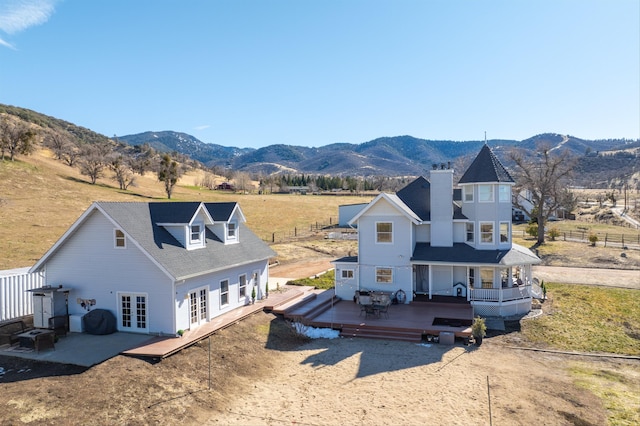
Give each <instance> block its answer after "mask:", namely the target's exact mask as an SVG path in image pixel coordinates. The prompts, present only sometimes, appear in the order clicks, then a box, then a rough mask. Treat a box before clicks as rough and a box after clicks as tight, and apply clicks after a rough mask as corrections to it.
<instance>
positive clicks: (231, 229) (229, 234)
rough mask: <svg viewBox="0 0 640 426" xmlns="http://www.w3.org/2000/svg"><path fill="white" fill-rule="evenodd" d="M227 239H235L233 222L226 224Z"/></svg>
mask: <svg viewBox="0 0 640 426" xmlns="http://www.w3.org/2000/svg"><path fill="white" fill-rule="evenodd" d="M227 238H228V239H230V240H234V239H235V238H236V224H235V223H234V222H229V223H228V224H227Z"/></svg>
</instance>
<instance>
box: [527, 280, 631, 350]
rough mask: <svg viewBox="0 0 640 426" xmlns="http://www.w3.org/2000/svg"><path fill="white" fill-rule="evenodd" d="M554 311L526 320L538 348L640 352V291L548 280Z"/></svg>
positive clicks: (530, 335) (528, 333)
mask: <svg viewBox="0 0 640 426" xmlns="http://www.w3.org/2000/svg"><path fill="white" fill-rule="evenodd" d="M546 287H547V292H548V295H549V296H550V299H549V300H547V301H546V302H545V303H546V304H551V312H550V314H549V315H544V316H542V317H540V318H536V319H533V320H529V321H523V324H522V333H523V334H524V336H525V337H526V338H527V339H528V340H530V341H531V342H532V343H534V344H535V345H536V346H538V347H552V348H555V349H561V350H568V351H579V352H606V353H615V354H626V355H640V291H638V290H630V289H618V288H603V287H591V286H580V285H571V284H556V283H547V284H546Z"/></svg>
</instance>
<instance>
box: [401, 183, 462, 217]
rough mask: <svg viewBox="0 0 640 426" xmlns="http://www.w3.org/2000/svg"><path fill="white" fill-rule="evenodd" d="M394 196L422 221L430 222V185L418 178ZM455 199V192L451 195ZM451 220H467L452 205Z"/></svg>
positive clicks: (459, 210)
mask: <svg viewBox="0 0 640 426" xmlns="http://www.w3.org/2000/svg"><path fill="white" fill-rule="evenodd" d="M396 195H397V196H398V198H400V200H402V202H403V203H404V204H405V205H406V206H407V207H408V208H409V209H411V211H413V212H414V213H415V214H416V215H417V216H418V217H419V218H420V219H421V220H422V221H424V222H428V221H430V220H431V183H430V182H429V181H428V180H427V179H426V178H424V177H422V176H420V177H418V178H417V179H415V180H414V181H413V182H411V183H409V184H408V185H407V186H405V187H404V188H402V189H401V190H399V191H398V192H397V193H396ZM452 197H453V198H455V190H454V193H453V194H452ZM453 219H454V220H455V219H467V217H466V216H465V215H463V214H462V209H461V208H460V206H459V205H457V204H455V203H453Z"/></svg>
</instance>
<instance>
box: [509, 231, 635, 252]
mask: <svg viewBox="0 0 640 426" xmlns="http://www.w3.org/2000/svg"><path fill="white" fill-rule="evenodd" d="M517 234H521V235H520V237H521V238H525V237H527V236H529V235H528V234H527V233H526V231H524V230H522V231H518V232H514V236H516V235H517ZM546 235H547V238H548V239H551V237H550V236H549V235H548V234H546ZM592 235H594V236H595V237H596V240H595V242H596V244H597V245H603V246H604V247H620V248H623V247H626V248H640V233H637V234H630V233H612V232H594V231H589V230H582V229H579V230H569V231H559V235H558V236H557V237H556V238H555V239H556V240H562V241H573V242H592V240H591V236H592Z"/></svg>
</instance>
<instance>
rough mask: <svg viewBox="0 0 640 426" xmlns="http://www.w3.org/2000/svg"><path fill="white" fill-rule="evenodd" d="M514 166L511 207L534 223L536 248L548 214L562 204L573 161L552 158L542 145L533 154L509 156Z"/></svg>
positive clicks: (567, 156)
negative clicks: (536, 235)
mask: <svg viewBox="0 0 640 426" xmlns="http://www.w3.org/2000/svg"><path fill="white" fill-rule="evenodd" d="M509 157H510V158H511V160H512V161H513V162H514V163H515V170H514V173H513V175H514V178H515V180H516V185H515V187H514V193H515V200H514V204H515V205H516V206H517V207H518V208H519V209H522V210H523V211H525V212H526V213H527V214H528V215H529V216H530V217H532V218H534V217H535V218H536V219H537V221H538V244H542V243H544V227H545V224H546V223H547V220H548V219H549V217H550V216H551V214H552V213H553V212H554V211H556V209H557V208H558V207H560V206H561V205H562V204H563V203H564V202H566V198H565V195H566V194H565V193H564V189H565V188H566V184H567V181H568V179H569V177H570V176H571V174H572V171H573V168H574V165H575V163H576V159H575V158H574V157H572V156H571V155H570V154H569V152H568V151H564V152H562V153H560V154H555V152H554V151H552V150H551V147H550V146H549V145H546V144H542V145H539V146H538V147H537V148H536V151H535V152H534V153H533V154H532V153H524V152H523V151H520V150H513V151H511V153H510V154H509Z"/></svg>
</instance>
